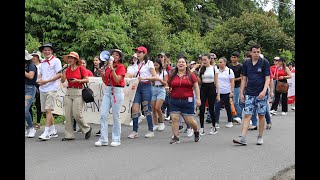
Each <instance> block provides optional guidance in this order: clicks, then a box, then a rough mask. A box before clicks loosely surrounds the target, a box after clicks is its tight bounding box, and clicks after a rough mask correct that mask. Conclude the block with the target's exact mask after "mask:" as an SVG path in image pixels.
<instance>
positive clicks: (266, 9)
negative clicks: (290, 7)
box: [263, 0, 295, 11]
mask: <svg viewBox="0 0 320 180" xmlns="http://www.w3.org/2000/svg"><path fill="white" fill-rule="evenodd" d="M291 3H292V4H294V5H295V0H291ZM263 9H264V10H265V11H269V10H270V9H272V1H271V0H269V1H268V4H267V6H266V7H265V8H263Z"/></svg>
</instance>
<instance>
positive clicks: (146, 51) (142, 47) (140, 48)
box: [133, 46, 148, 54]
mask: <svg viewBox="0 0 320 180" xmlns="http://www.w3.org/2000/svg"><path fill="white" fill-rule="evenodd" d="M133 50H135V51H142V52H143V53H145V54H147V53H148V50H147V48H145V47H144V46H139V47H138V48H134V49H133Z"/></svg>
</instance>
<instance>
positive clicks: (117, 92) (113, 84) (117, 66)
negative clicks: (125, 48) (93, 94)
mask: <svg viewBox="0 0 320 180" xmlns="http://www.w3.org/2000/svg"><path fill="white" fill-rule="evenodd" d="M109 52H110V54H111V55H112V57H113V60H108V61H107V63H108V64H107V67H106V69H104V72H102V69H99V72H100V74H102V76H101V77H102V81H103V82H104V84H105V85H106V88H104V89H103V98H102V102H101V107H100V132H101V135H100V138H99V139H98V141H96V142H95V143H94V145H95V146H107V145H108V144H109V140H108V134H109V133H108V119H109V118H108V116H110V115H111V114H110V113H109V111H110V109H112V119H113V124H112V142H111V144H110V145H111V146H114V147H115V146H120V145H121V121H120V110H121V107H122V104H123V101H124V86H125V81H124V77H125V75H126V67H125V66H124V64H123V61H124V53H123V52H122V51H121V50H119V49H111V50H109Z"/></svg>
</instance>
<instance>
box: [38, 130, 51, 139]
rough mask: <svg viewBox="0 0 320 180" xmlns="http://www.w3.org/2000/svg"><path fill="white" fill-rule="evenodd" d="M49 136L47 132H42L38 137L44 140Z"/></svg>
mask: <svg viewBox="0 0 320 180" xmlns="http://www.w3.org/2000/svg"><path fill="white" fill-rule="evenodd" d="M50 138H51V136H50V135H49V134H48V133H47V132H44V133H42V134H41V135H40V136H39V139H41V140H44V141H46V140H49V139H50Z"/></svg>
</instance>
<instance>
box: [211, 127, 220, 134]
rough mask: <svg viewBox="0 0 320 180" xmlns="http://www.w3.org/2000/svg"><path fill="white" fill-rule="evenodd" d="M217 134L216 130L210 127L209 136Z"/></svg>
mask: <svg viewBox="0 0 320 180" xmlns="http://www.w3.org/2000/svg"><path fill="white" fill-rule="evenodd" d="M217 133H218V131H217V128H215V127H212V126H211V129H210V131H209V134H210V135H213V134H217Z"/></svg>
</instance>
